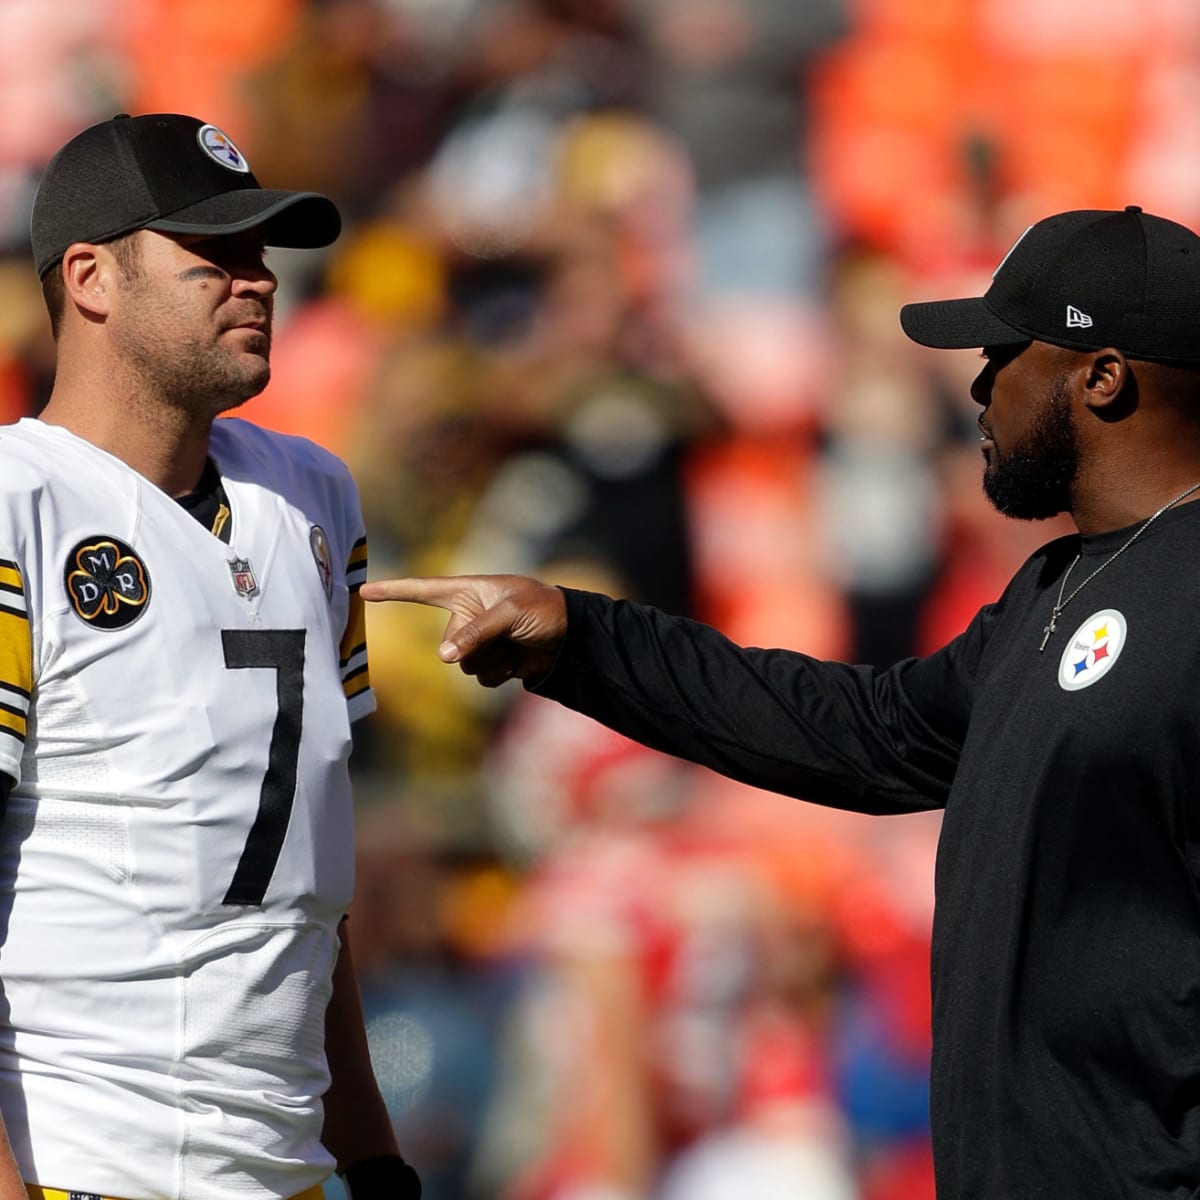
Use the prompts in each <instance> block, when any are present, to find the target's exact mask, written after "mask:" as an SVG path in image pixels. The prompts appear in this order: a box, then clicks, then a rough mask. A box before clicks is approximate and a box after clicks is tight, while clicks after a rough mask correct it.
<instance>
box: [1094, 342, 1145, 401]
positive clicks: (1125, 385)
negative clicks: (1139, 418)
mask: <svg viewBox="0 0 1200 1200" xmlns="http://www.w3.org/2000/svg"><path fill="white" fill-rule="evenodd" d="M1083 365H1084V372H1085V374H1084V380H1083V400H1084V403H1085V404H1086V405H1087V406H1088V408H1090V409H1091V410H1092V411H1093V412H1094V413H1096V415H1097V416H1113V417H1115V416H1117V415H1119V412H1121V411H1127V410H1128V408H1129V406H1130V405H1131V404H1132V403H1136V395H1135V388H1134V382H1133V372H1132V371H1131V370H1130V368H1129V361H1128V359H1126V357H1125V355H1124V354H1122V353H1121V351H1120V350H1117V349H1116V348H1115V347H1112V346H1108V347H1105V348H1104V349H1103V350H1096V351H1095V352H1093V353H1092V354H1090V355H1088V358H1087V361H1086V363H1084V364H1083Z"/></svg>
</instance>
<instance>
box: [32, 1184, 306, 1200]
mask: <svg viewBox="0 0 1200 1200" xmlns="http://www.w3.org/2000/svg"><path fill="white" fill-rule="evenodd" d="M25 1191H26V1193H27V1194H28V1196H29V1200H71V1197H73V1196H86V1197H87V1200H115V1197H112V1196H98V1195H96V1193H95V1192H80V1191H70V1192H65V1191H63V1190H62V1188H48V1187H41V1186H40V1185H39V1184H36V1183H27V1184H26V1185H25ZM324 1195H325V1189H324V1188H322V1187H310V1188H305V1190H304V1191H302V1192H301V1193H300V1194H299V1195H298V1196H293V1197H292V1200H321V1197H322V1196H324Z"/></svg>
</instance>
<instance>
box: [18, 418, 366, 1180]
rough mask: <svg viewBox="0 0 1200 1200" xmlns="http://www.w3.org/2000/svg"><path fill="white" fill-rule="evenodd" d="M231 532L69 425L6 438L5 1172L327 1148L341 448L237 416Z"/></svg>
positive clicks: (232, 430)
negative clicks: (12, 1160)
mask: <svg viewBox="0 0 1200 1200" xmlns="http://www.w3.org/2000/svg"><path fill="white" fill-rule="evenodd" d="M211 455H212V458H213V459H214V461H215V462H216V464H217V466H218V468H219V470H220V473H221V477H222V481H223V484H224V488H225V492H226V495H227V497H228V501H229V508H230V510H231V512H232V534H231V539H230V543H229V544H228V545H226V544H225V543H224V542H222V541H221V540H220V539H219V538H217V537H216V536H214V535H213V534H212V533H210V532H209V531H208V530H207V529H206V528H204V526H202V525H201V524H200V523H199V522H198V521H197V520H196V519H195V518H194V517H192V516H191V515H189V514H188V513H187V512H186V511H185V510H184V509H183V508H182V507H181V506H180V505H179V504H178V503H177V502H176V501H175V500H173V499H171V497H169V496H167V495H166V494H165V493H164V492H162V491H161V490H159V489H158V488H156V487H154V486H153V485H152V484H150V483H149V482H148V481H147V480H145V479H144V478H143V477H142V476H140V475H138V474H137V473H136V472H134V471H132V470H131V469H130V468H129V467H127V466H126V465H125V464H124V463H122V462H121V461H120V460H118V459H116V458H114V457H113V456H111V455H109V454H107V453H105V452H104V451H102V450H99V449H97V448H96V447H94V446H92V445H90V444H89V443H87V442H85V441H82V440H81V439H79V438H78V437H76V436H74V435H73V434H71V433H69V432H67V431H66V430H65V429H62V428H58V427H55V426H50V425H46V424H43V423H42V422H40V421H37V420H24V421H21V422H19V423H18V424H17V425H15V426H9V427H5V428H3V429H0V464H2V467H0V770H3V771H4V772H5V773H7V774H9V775H10V776H12V777H13V778H14V779H16V780H17V781H18V782H17V786H16V787H15V788H14V790H13V793H12V797H11V799H10V802H9V807H8V811H7V813H6V814H5V815H4V818H3V820H2V821H0V1113H3V1116H4V1121H5V1123H6V1125H7V1128H8V1135H9V1138H10V1139H11V1141H12V1144H13V1149H14V1151H15V1153H16V1156H17V1160H18V1162H19V1164H20V1166H21V1168H22V1171H23V1173H24V1176H25V1179H26V1180H27V1181H29V1182H33V1183H40V1184H42V1185H43V1186H46V1187H53V1188H63V1189H74V1190H77V1191H85V1192H98V1193H105V1194H108V1195H116V1196H122V1197H129V1198H130V1200H143V1198H144V1200H152V1198H161V1197H180V1198H183V1197H186V1200H209V1198H211V1200H217V1198H218V1197H219V1198H220V1200H229V1197H237V1196H241V1197H246V1198H247V1200H251V1198H265V1197H281V1196H293V1195H295V1194H296V1193H298V1192H301V1191H303V1190H304V1189H306V1188H308V1187H311V1186H313V1185H315V1184H317V1183H320V1182H321V1180H323V1179H324V1178H325V1177H326V1176H327V1175H328V1174H329V1172H330V1170H331V1168H332V1161H331V1159H330V1157H329V1155H328V1154H327V1153H326V1151H325V1150H324V1149H323V1147H322V1146H321V1144H320V1141H319V1138H320V1132H321V1124H322V1106H321V1096H322V1094H323V1093H324V1091H325V1089H326V1087H327V1084H328V1072H327V1068H326V1063H325V1054H324V1032H323V1031H324V1017H325V1007H326V1003H327V1001H328V998H329V994H330V986H331V973H332V967H333V964H334V961H335V958H336V954H337V945H338V943H337V925H338V922H339V920H340V918H341V917H342V915H343V913H344V912H345V910H346V906H347V905H348V904H349V902H350V896H351V890H352V884H353V831H352V811H351V798H350V784H349V776H348V769H347V762H348V758H349V753H350V722H351V720H353V719H355V718H357V717H359V716H362V715H365V714H366V713H367V712H369V711H370V710H371V708H372V707H373V699H372V695H371V691H370V688H369V686H368V679H367V673H366V645H365V638H364V633H363V629H364V622H363V610H362V602H361V600H360V599H359V597H358V594H357V591H358V586H359V585H360V584H361V583H362V581H363V580H364V579H365V576H366V541H365V538H364V536H363V528H362V516H361V512H360V508H359V502H358V494H357V491H356V489H355V487H354V484H353V482H352V481H351V479H350V476H349V473H348V472H347V470H346V468H345V467H344V465H343V464H342V463H341V462H340V461H338V460H337V459H336V458H334V457H333V456H332V455H330V454H328V453H326V452H325V451H323V450H321V449H319V448H318V447H316V446H314V445H312V444H311V443H309V442H306V441H303V440H302V439H298V438H290V437H284V436H282V435H279V434H275V433H270V432H268V431H266V430H263V429H259V428H257V427H255V426H253V425H250V424H248V423H246V422H244V421H240V420H236V419H233V420H230V419H223V420H220V421H217V422H216V424H215V426H214V431H213V438H212V447H211Z"/></svg>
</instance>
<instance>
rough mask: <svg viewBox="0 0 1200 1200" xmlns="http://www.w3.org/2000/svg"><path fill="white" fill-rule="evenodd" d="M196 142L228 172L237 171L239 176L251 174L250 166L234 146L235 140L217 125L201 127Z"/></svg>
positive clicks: (197, 132)
mask: <svg viewBox="0 0 1200 1200" xmlns="http://www.w3.org/2000/svg"><path fill="white" fill-rule="evenodd" d="M196 140H197V141H198V142H199V143H200V149H201V150H203V151H204V153H205V154H207V155H208V157H209V158H211V159H212V160H213V162H218V163H220V164H221V166H223V167H225V168H226V169H227V170H230V171H236V172H237V173H238V174H239V175H249V174H250V164H249V163H248V162H247V161H246V160H245V158H244V157H243V156H242V152H241V151H240V150H239V149H238V148H237V147H236V146H235V145H234V144H233V139H232V138H231V137H230V136H229V135H228V134H227V133H222V132H221V131H220V130H219V129H218V128H217V127H216V126H215V125H201V126H200V128H199V129H198V130H197V131H196Z"/></svg>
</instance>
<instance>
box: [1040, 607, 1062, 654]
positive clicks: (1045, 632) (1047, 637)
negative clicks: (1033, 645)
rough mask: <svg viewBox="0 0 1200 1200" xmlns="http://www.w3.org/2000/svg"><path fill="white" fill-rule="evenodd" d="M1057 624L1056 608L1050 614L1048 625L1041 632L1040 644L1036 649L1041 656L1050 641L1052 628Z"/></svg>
mask: <svg viewBox="0 0 1200 1200" xmlns="http://www.w3.org/2000/svg"><path fill="white" fill-rule="evenodd" d="M1057 623H1058V609H1057V608H1056V609H1055V610H1054V611H1053V612H1052V613H1051V614H1050V624H1049V625H1047V626H1046V627H1045V629H1043V630H1042V644H1041V645H1040V646H1039V647H1038V653H1039V654H1041V652H1042V651H1043V650H1045V648H1046V643H1047V642H1048V641H1049V640H1050V635H1051V634H1052V633H1053V632H1054V627H1055V625H1057Z"/></svg>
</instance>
